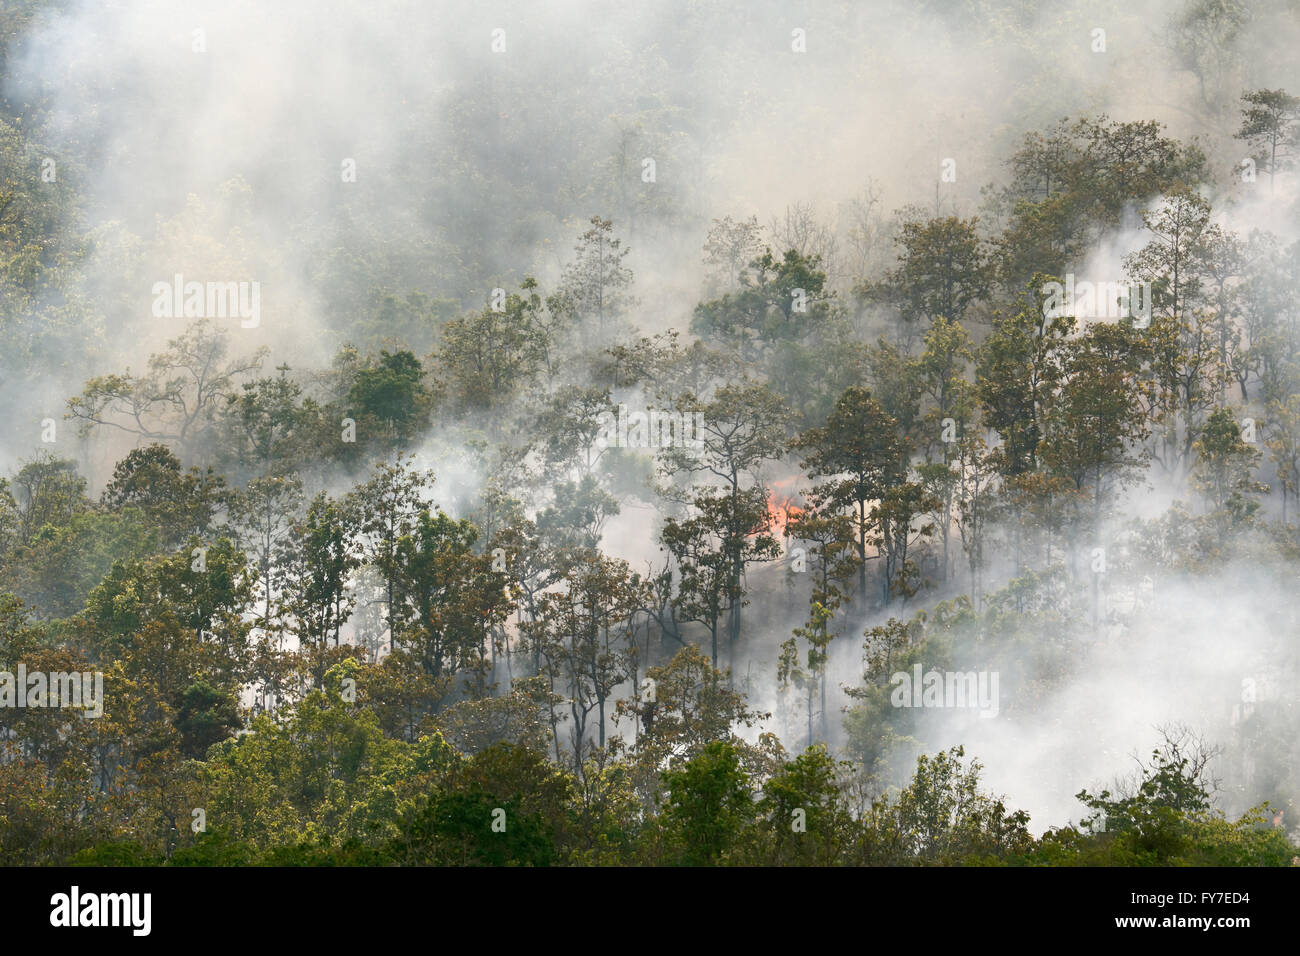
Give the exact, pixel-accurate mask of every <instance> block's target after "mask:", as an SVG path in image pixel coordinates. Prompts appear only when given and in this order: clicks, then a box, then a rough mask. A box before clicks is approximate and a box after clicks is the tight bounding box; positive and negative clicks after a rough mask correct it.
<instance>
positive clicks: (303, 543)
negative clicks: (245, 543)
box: [280, 491, 361, 686]
mask: <svg viewBox="0 0 1300 956" xmlns="http://www.w3.org/2000/svg"><path fill="white" fill-rule="evenodd" d="M355 534H356V527H355V525H354V523H353V519H352V517H351V516H350V515H349V514H348V509H346V508H344V507H343V506H342V505H341V504H340V503H339V502H337V501H334V500H332V499H331V498H330V497H329V496H328V495H326V494H325V492H323V491H322V492H320V493H319V494H318V495H316V497H314V498H313V499H312V500H311V502H310V503H309V504H308V506H307V512H306V514H305V515H304V516H303V517H302V518H300V519H299V520H297V521H295V522H294V523H293V525H292V527H291V528H290V531H289V535H288V537H287V538H286V540H285V542H284V545H283V548H282V551H281V555H282V557H281V562H280V563H281V566H282V567H283V568H284V592H283V594H282V595H281V598H280V605H281V609H282V612H283V613H284V614H285V615H286V617H287V618H288V620H289V625H290V630H291V632H292V633H293V634H294V635H295V636H296V637H297V638H298V641H299V644H300V646H301V647H303V648H305V649H307V650H309V651H310V652H311V664H310V669H311V674H312V676H313V678H314V680H315V682H316V684H317V686H319V685H320V683H321V681H323V680H324V679H325V669H326V666H327V663H326V655H325V653H324V652H325V649H326V647H327V646H328V644H329V643H330V642H331V641H332V642H333V643H334V645H335V646H336V647H337V646H338V644H339V634H340V632H341V631H342V629H343V625H344V624H346V623H347V620H348V618H349V617H351V616H352V609H353V607H354V606H355V604H356V599H355V597H354V596H353V594H352V593H351V589H350V587H349V584H350V581H351V577H352V572H353V571H355V570H356V568H357V567H358V566H359V565H360V563H361V561H360V558H359V556H358V554H357V546H356V541H355V537H354V536H355Z"/></svg>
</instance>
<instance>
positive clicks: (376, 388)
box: [348, 350, 432, 444]
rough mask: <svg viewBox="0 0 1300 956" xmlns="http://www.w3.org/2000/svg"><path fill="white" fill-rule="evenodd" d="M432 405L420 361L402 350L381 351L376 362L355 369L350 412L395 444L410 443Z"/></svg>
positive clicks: (350, 393) (349, 392) (350, 392)
mask: <svg viewBox="0 0 1300 956" xmlns="http://www.w3.org/2000/svg"><path fill="white" fill-rule="evenodd" d="M431 405H432V397H431V396H430V394H429V392H428V390H427V389H426V388H425V387H424V369H423V368H422V367H421V366H420V360H419V359H417V358H416V357H415V356H414V355H412V354H411V353H410V352H408V351H405V350H403V351H400V352H396V353H393V354H391V355H390V354H389V353H388V352H387V351H383V352H380V354H379V360H378V361H377V362H371V363H368V364H367V365H365V366H363V367H362V368H360V369H358V370H357V372H356V378H355V379H353V382H352V387H351V388H350V389H349V390H348V411H349V413H350V414H352V415H355V416H356V417H357V419H358V420H368V421H370V422H373V423H374V424H375V425H376V426H378V430H379V431H380V432H381V434H384V435H386V436H389V437H390V440H391V441H392V442H394V443H397V444H401V443H405V442H408V441H410V440H411V439H412V438H413V437H414V436H415V435H416V433H417V432H418V431H419V430H420V429H421V428H422V427H423V426H424V423H425V422H426V420H427V418H428V413H429V409H430V407H431Z"/></svg>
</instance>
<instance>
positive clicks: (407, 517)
mask: <svg viewBox="0 0 1300 956" xmlns="http://www.w3.org/2000/svg"><path fill="white" fill-rule="evenodd" d="M433 482H434V476H433V472H432V471H427V470H426V471H419V470H417V469H416V468H415V467H414V457H413V456H403V455H401V454H400V453H399V454H398V455H397V456H396V457H395V458H394V459H393V461H392V463H391V464H390V463H388V462H376V463H375V466H374V468H373V469H372V470H371V473H370V477H369V478H368V479H366V481H365V482H364V483H363V484H360V485H358V486H357V487H355V488H353V489H352V490H351V491H350V492H348V494H347V497H346V498H345V499H344V501H345V505H346V506H347V507H348V508H349V509H351V511H352V513H353V519H352V520H353V521H354V523H355V525H356V528H357V531H358V534H359V536H360V543H361V548H362V555H363V557H364V559H365V560H366V561H368V562H369V563H370V564H371V565H372V566H373V567H374V568H375V570H377V571H378V572H379V575H380V577H381V578H382V580H383V582H384V620H385V622H386V623H387V625H388V631H389V634H388V639H389V646H390V647H391V648H396V647H397V643H398V642H397V641H396V640H395V639H394V637H395V635H394V633H393V625H394V609H395V608H396V605H397V604H398V602H399V600H400V596H399V595H398V593H397V589H398V577H399V569H398V566H397V550H398V543H399V542H400V541H401V539H402V538H403V537H404V536H406V535H409V534H410V533H411V532H413V531H414V530H415V524H416V521H417V519H418V517H419V515H420V514H421V513H422V512H423V511H424V510H425V501H424V495H425V492H426V491H427V490H428V489H429V488H430V487H431V486H432V485H433Z"/></svg>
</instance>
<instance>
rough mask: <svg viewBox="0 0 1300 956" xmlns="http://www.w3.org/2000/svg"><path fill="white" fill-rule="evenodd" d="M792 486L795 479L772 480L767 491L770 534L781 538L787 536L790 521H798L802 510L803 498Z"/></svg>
mask: <svg viewBox="0 0 1300 956" xmlns="http://www.w3.org/2000/svg"><path fill="white" fill-rule="evenodd" d="M794 486H795V479H794V478H788V479H786V480H785V481H777V482H773V483H772V487H771V488H769V489H768V492H767V515H768V519H769V520H770V521H771V530H772V534H773V535H777V536H780V537H782V538H786V537H789V535H790V532H789V527H790V523H791V522H792V521H798V520H799V517H800V515H802V514H803V512H804V509H803V505H802V503H801V502H802V500H803V499H802V497H801V496H800V495H799V494H798V492H796V491H795V487H794Z"/></svg>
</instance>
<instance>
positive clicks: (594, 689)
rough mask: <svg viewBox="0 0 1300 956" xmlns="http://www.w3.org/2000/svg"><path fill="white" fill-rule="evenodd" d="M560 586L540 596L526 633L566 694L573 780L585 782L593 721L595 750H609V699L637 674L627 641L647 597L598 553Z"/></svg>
mask: <svg viewBox="0 0 1300 956" xmlns="http://www.w3.org/2000/svg"><path fill="white" fill-rule="evenodd" d="M561 585H562V587H563V590H560V591H551V592H549V593H547V594H545V595H543V596H542V599H541V600H540V601H539V602H538V611H537V618H536V619H535V620H533V621H530V622H527V623H526V624H525V625H524V626H523V630H524V633H525V634H526V635H527V637H528V640H529V641H530V642H531V643H532V644H533V645H534V647H535V653H537V655H538V656H539V657H540V658H541V660H542V661H543V673H545V675H546V676H547V677H548V678H550V680H551V683H552V687H554V685H555V682H556V681H558V682H559V683H560V686H561V687H562V688H563V689H564V691H565V700H566V701H567V703H568V705H569V714H570V716H571V718H572V720H573V724H572V733H573V738H572V744H573V767H574V774H575V776H577V777H581V776H582V773H583V758H584V754H585V753H586V746H585V744H586V738H587V731H588V723H589V718H590V716H591V715H592V713H593V712H595V717H596V727H595V730H596V745H597V746H598V747H600V748H602V749H603V748H604V746H605V721H606V718H607V717H608V712H607V708H608V706H609V700H610V698H611V696H612V694H613V691H614V688H616V687H617V686H618V685H619V684H621V683H623V681H625V680H626V679H627V678H628V676H629V675H630V673H631V669H632V668H631V661H630V655H629V649H628V642H629V637H630V635H631V629H632V621H633V618H634V616H635V615H636V613H637V611H638V610H639V609H640V608H641V607H642V606H643V605H644V603H645V595H644V594H643V593H642V589H641V585H640V582H639V581H638V580H637V579H636V578H635V577H634V576H633V575H632V573H631V570H630V568H629V567H628V566H627V563H626V562H623V561H619V560H617V559H613V558H607V557H605V556H604V555H602V554H600V553H599V552H596V551H587V552H585V553H584V554H582V555H581V557H580V559H579V561H578V562H577V563H576V564H575V565H574V566H573V567H572V568H570V569H569V571H568V573H566V575H565V576H564V579H563V580H562V582H561Z"/></svg>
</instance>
